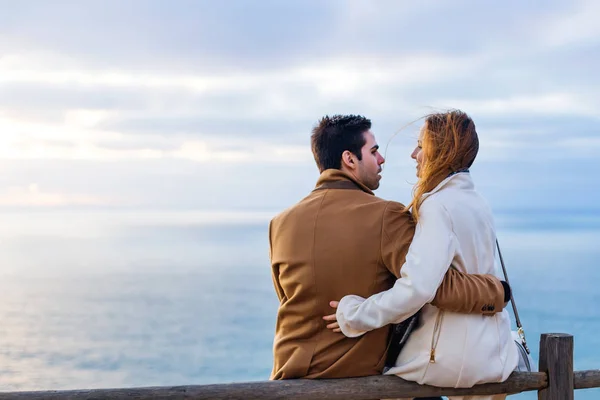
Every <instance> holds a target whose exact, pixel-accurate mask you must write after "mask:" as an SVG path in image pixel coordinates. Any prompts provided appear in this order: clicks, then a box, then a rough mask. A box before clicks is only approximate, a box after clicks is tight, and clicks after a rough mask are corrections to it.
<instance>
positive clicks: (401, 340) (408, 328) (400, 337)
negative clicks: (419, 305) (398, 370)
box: [383, 310, 421, 374]
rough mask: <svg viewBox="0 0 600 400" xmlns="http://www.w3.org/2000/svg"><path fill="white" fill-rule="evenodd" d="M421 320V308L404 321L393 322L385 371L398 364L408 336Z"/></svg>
mask: <svg viewBox="0 0 600 400" xmlns="http://www.w3.org/2000/svg"><path fill="white" fill-rule="evenodd" d="M420 322H421V310H419V311H417V312H416V313H415V314H413V315H411V316H410V317H408V318H407V319H405V320H404V321H402V322H400V323H399V324H392V328H391V334H390V344H389V347H388V351H387V356H386V358H385V366H384V368H383V373H384V374H385V373H386V372H387V371H389V370H390V368H393V367H394V365H396V360H397V359H398V355H399V354H400V351H401V350H402V348H403V347H404V345H405V344H406V341H407V340H408V337H409V336H410V334H411V333H412V331H414V330H415V329H416V328H417V327H418V326H419V323H420Z"/></svg>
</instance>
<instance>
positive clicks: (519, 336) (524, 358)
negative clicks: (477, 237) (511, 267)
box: [496, 239, 535, 372]
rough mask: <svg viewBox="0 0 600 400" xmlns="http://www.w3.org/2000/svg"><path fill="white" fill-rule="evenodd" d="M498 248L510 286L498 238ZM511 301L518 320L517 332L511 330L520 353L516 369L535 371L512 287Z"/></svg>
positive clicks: (505, 277)
mask: <svg viewBox="0 0 600 400" xmlns="http://www.w3.org/2000/svg"><path fill="white" fill-rule="evenodd" d="M496 248H497V249H498V258H500V264H501V265H502V272H503V273H504V280H505V281H506V283H508V285H509V286H510V282H509V281H508V274H507V273H506V266H505V265H504V258H503V257H502V251H500V244H498V239H496ZM510 303H511V304H512V309H513V314H514V315H515V320H516V321H517V330H516V332H515V331H511V335H512V338H513V340H514V341H515V345H516V346H517V351H518V353H519V363H518V364H517V368H516V369H515V371H519V372H535V364H534V362H533V358H532V357H531V352H530V351H529V347H528V346H527V340H526V339H525V330H524V329H523V325H522V324H521V319H520V318H519V312H518V311H517V304H516V303H515V298H514V297H513V293H512V289H511V291H510Z"/></svg>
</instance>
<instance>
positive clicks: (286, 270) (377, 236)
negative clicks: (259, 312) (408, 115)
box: [269, 115, 505, 379]
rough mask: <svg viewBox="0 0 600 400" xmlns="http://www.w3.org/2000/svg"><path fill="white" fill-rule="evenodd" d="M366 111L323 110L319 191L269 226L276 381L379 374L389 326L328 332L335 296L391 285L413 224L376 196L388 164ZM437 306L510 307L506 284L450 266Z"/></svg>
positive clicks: (485, 310) (489, 310)
mask: <svg viewBox="0 0 600 400" xmlns="http://www.w3.org/2000/svg"><path fill="white" fill-rule="evenodd" d="M370 129H371V121H370V120H368V119H366V118H364V117H361V116H353V115H348V116H340V115H337V116H333V117H324V118H322V119H321V121H320V122H319V124H318V125H317V126H316V127H315V128H314V129H313V133H312V137H311V144H312V151H313V154H314V157H315V161H316V163H317V166H318V168H319V171H320V172H321V176H320V177H319V179H318V181H317V185H316V188H315V190H313V191H312V192H311V193H310V194H309V195H308V196H307V197H306V198H304V199H303V200H301V201H300V202H299V203H298V204H296V205H294V206H293V207H291V208H290V209H288V210H286V211H284V212H283V213H281V214H280V215H278V216H276V217H275V218H274V219H273V220H272V221H271V224H270V226H269V240H270V247H271V266H272V273H273V282H274V284H275V290H276V292H277V295H278V297H279V300H280V305H279V310H278V314H277V325H276V333H275V340H274V346H273V351H274V365H273V372H272V374H271V379H290V378H343V377H357V376H367V375H377V374H381V373H382V370H383V366H384V362H385V358H386V349H387V345H388V333H389V327H386V328H381V329H377V330H374V331H371V332H368V333H366V334H365V335H363V336H361V337H359V338H346V337H345V336H344V335H341V334H339V333H334V332H332V331H330V330H328V329H327V327H326V325H327V322H326V321H324V320H323V319H322V316H324V315H327V314H331V312H332V309H331V308H330V306H329V301H330V300H331V299H341V298H342V297H343V296H344V295H346V294H350V293H351V294H356V295H359V296H362V297H365V298H366V297H369V296H371V295H372V294H375V293H379V292H381V291H383V290H387V289H389V288H390V287H391V286H392V285H393V283H394V282H395V280H396V279H397V278H398V277H400V267H401V266H402V264H403V263H404V258H405V256H406V253H407V251H408V247H409V245H410V242H411V240H412V237H413V234H414V230H415V225H414V222H413V220H412V218H411V216H410V213H409V212H407V211H405V210H404V206H403V205H402V204H400V203H397V202H393V201H386V200H383V199H380V198H378V197H375V196H374V194H373V190H376V189H377V188H378V187H379V181H380V179H381V175H380V173H381V165H382V164H383V163H384V162H385V160H384V158H383V157H382V156H381V154H380V153H379V150H378V149H379V146H378V145H377V143H376V141H375V137H374V135H373V133H372V132H371V131H370ZM432 304H434V305H435V306H437V307H439V308H441V309H445V310H450V311H454V312H463V313H478V314H493V313H494V312H495V311H500V310H502V309H503V307H504V304H505V290H504V286H503V284H502V282H500V281H499V280H498V279H497V278H495V277H493V276H490V275H467V274H463V273H460V272H458V271H456V270H454V269H449V271H448V272H447V274H446V276H445V278H444V280H443V281H442V283H441V285H440V287H439V289H438V291H437V294H436V296H435V298H434V299H433V301H432Z"/></svg>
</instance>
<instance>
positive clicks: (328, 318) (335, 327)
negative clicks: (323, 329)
mask: <svg viewBox="0 0 600 400" xmlns="http://www.w3.org/2000/svg"><path fill="white" fill-rule="evenodd" d="M339 304H340V302H339V301H330V302H329V305H330V306H331V308H335V309H337V307H338V305H339ZM323 319H324V320H325V321H335V322H332V323H331V324H328V325H327V329H331V330H333V331H334V332H341V331H342V330H341V329H340V325H339V324H338V322H337V318H336V317H335V313H333V314H330V315H326V316H324V317H323Z"/></svg>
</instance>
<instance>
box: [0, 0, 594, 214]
mask: <svg viewBox="0 0 600 400" xmlns="http://www.w3.org/2000/svg"><path fill="white" fill-rule="evenodd" d="M0 1H1V0H0ZM32 5H34V6H32ZM3 6H4V9H5V10H8V12H6V13H2V15H0V54H2V55H1V56H0V166H1V167H2V171H3V174H0V184H1V185H2V186H0V189H2V188H4V189H5V192H6V190H8V189H7V188H9V187H11V188H21V189H19V190H21V192H19V193H20V196H22V199H25V198H26V197H23V196H34V194H32V193H29V192H27V190H28V189H26V188H28V187H29V185H30V183H31V182H37V183H38V185H39V186H38V190H39V192H38V193H37V196H38V197H39V198H41V199H45V201H57V202H60V201H62V202H63V203H66V204H70V203H69V202H71V203H72V204H81V205H82V206H85V204H86V203H85V202H86V201H88V200H89V206H90V207H96V206H98V207H99V206H100V205H94V204H95V203H93V201H92V200H90V199H115V198H118V199H119V200H118V201H116V202H115V203H111V204H121V205H127V204H128V205H136V206H139V207H165V208H168V207H175V208H195V207H207V208H211V207H212V208H222V207H228V208H236V207H240V208H243V207H248V208H252V209H253V208H263V207H264V208H270V209H273V208H278V207H283V206H284V205H287V204H289V203H291V202H293V201H295V200H296V199H298V198H300V197H301V196H303V195H304V194H305V193H306V192H307V191H309V190H310V189H311V188H312V186H313V185H314V181H315V178H316V176H315V175H316V169H315V167H314V165H313V160H312V156H311V154H310V149H309V135H310V130H311V128H312V126H313V125H314V123H315V122H316V121H317V120H318V118H319V117H321V116H322V115H324V114H335V113H357V114H363V115H366V116H368V117H370V118H371V119H372V120H373V123H374V125H373V131H374V132H375V134H376V136H377V138H378V141H379V142H380V145H382V146H384V145H386V144H387V142H388V141H389V140H390V138H391V137H392V136H393V134H394V132H396V131H397V130H398V129H399V128H401V127H402V126H404V125H405V124H406V123H408V122H409V121H412V120H415V119H417V118H419V117H421V116H423V115H424V114H427V113H429V112H431V111H435V110H437V109H445V108H462V109H464V110H465V111H467V112H468V113H469V114H470V115H471V116H472V117H473V118H474V119H475V122H476V124H477V127H478V132H479V134H480V139H481V144H482V146H481V151H480V155H479V158H478V165H479V167H478V169H479V171H481V174H482V176H484V177H485V179H483V180H484V183H483V184H482V186H483V187H484V188H485V190H489V191H490V193H493V194H494V197H495V196H496V195H498V196H501V195H503V196H504V200H502V201H506V202H507V203H511V204H524V203H525V202H526V201H527V200H526V198H525V191H524V190H525V188H526V187H527V185H526V184H525V183H524V182H533V181H535V182H536V185H537V186H536V189H537V192H539V193H537V194H535V196H534V197H535V199H536V201H540V202H545V203H552V202H554V203H555V204H562V197H563V196H567V194H564V193H563V191H562V190H560V189H557V188H558V187H565V185H568V184H569V183H570V182H574V181H576V184H575V187H573V188H572V190H573V191H574V192H575V193H581V192H582V190H584V188H587V187H588V186H589V182H592V183H593V182H595V181H596V180H597V178H596V177H595V176H594V175H593V173H591V172H590V171H593V170H594V166H595V167H597V165H596V164H594V162H595V161H594V160H595V159H597V158H598V156H600V149H599V146H598V144H597V136H598V134H597V129H596V126H597V125H598V120H599V119H600V113H599V112H598V111H597V110H599V109H600V108H599V107H600V103H599V98H598V96H597V92H598V90H599V89H600V79H598V75H597V73H596V71H597V70H598V69H600V54H597V52H594V51H590V49H593V46H595V44H596V43H597V41H598V38H600V33H599V32H598V31H597V24H595V22H594V21H593V18H592V17H591V15H595V14H596V13H595V11H596V9H597V5H596V4H595V3H593V2H591V1H578V2H566V1H559V0H551V1H548V2H546V3H545V5H544V7H543V8H542V7H541V6H539V5H537V4H534V3H523V2H519V1H516V0H509V1H508V3H506V2H504V3H502V4H500V3H498V4H495V3H494V4H492V3H478V2H469V1H466V0H459V1H456V2H453V3H443V4H442V3H439V2H434V1H429V0H427V1H423V2H418V3H414V2H398V1H389V0H378V1H376V2H364V1H355V0H348V1H342V0H332V1H328V2H321V1H316V0H302V1H300V0H290V1H286V2H279V1H274V0H265V1H263V2H253V1H248V0H237V1H230V2H227V3H219V2H214V1H202V0H201V1H192V0H174V1H172V2H169V3H165V2H162V1H159V0H144V1H142V0H132V1H129V2H127V4H124V3H122V2H119V1H116V0H106V1H88V2H83V3H82V2H76V1H67V0H63V1H58V2H53V3H52V4H50V3H46V2H42V1H32V2H9V3H7V4H6V5H3ZM107 27H110V28H109V29H108V28H107ZM582 60H583V61H582ZM584 61H585V62H584ZM420 124H421V121H417V122H415V123H414V124H413V125H412V126H410V127H408V128H405V129H403V130H401V132H400V133H399V134H398V135H397V136H396V137H395V138H394V139H393V141H392V142H391V144H390V147H389V150H388V153H387V166H386V183H385V188H382V193H383V194H384V195H385V196H389V197H394V198H396V197H398V198H406V197H408V196H409V195H410V184H409V183H410V182H412V181H414V168H413V165H412V161H411V160H410V158H409V157H408V155H409V154H410V149H411V146H413V141H414V136H415V131H416V129H418V127H419V126H420ZM550 164H552V166H549V165H550ZM564 164H569V167H568V168H565V170H567V169H568V171H569V173H571V174H577V176H578V178H577V179H574V178H572V177H571V178H570V177H569V176H568V174H567V173H566V172H565V171H562V170H561V169H560V168H559V167H558V166H563V165H564ZM523 169H526V170H527V171H526V172H523ZM500 172H502V174H504V175H502V174H500ZM499 174H500V175H499ZM505 175H506V176H505ZM536 176H544V177H546V176H548V179H546V178H544V179H539V178H537V179H536ZM553 180H554V181H553ZM586 180H587V181H588V184H585V181H586ZM494 185H498V187H497V188H496V187H495V186H494ZM561 185H562V186H561ZM577 185H579V186H577ZM569 187H571V186H569ZM39 188H44V190H41V189H39ZM515 188H518V189H519V193H515V192H514V190H515ZM11 190H12V189H11ZM6 193H8V192H6ZM15 193H16V192H15ZM40 193H41V194H40ZM117 193H118V194H119V196H116V194H117ZM207 193H210V194H209V195H207ZM14 196H16V195H14ZM44 196H46V197H44ZM52 196H55V197H52ZM60 196H63V197H60ZM64 196H67V197H64ZM69 196H70V197H69ZM78 196H80V197H78ZM81 196H84V197H81ZM85 196H89V198H88V200H84V198H85ZM536 196H537V197H536ZM573 197H574V198H575V197H576V196H575V195H573ZM580 197H581V198H582V199H583V197H582V196H580ZM52 199H54V200H52ZM56 199H59V200H60V199H62V200H60V201H58V200H56ZM65 199H66V200H65ZM77 199H79V200H77ZM111 201H112V200H111ZM495 201H496V200H495ZM532 201H533V200H532ZM578 201H579V200H578ZM581 201H583V200H581ZM585 201H588V200H585ZM589 201H591V200H589ZM78 202H79V203H78Z"/></svg>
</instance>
